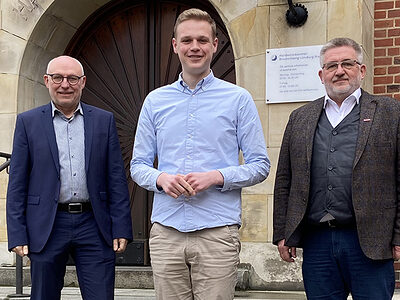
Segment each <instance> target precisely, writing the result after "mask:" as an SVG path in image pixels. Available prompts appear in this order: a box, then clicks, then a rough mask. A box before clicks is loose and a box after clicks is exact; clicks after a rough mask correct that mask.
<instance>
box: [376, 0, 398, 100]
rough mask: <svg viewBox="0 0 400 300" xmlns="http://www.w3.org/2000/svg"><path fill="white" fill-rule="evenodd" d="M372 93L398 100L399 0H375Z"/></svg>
mask: <svg viewBox="0 0 400 300" xmlns="http://www.w3.org/2000/svg"><path fill="white" fill-rule="evenodd" d="M374 19H375V22H374V27H375V30H374V46H375V48H374V93H375V94H380V95H388V96H390V97H393V98H396V99H399V100H400V0H392V1H388V0H375V12H374Z"/></svg>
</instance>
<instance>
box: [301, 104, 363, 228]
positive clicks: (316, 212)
mask: <svg viewBox="0 0 400 300" xmlns="http://www.w3.org/2000/svg"><path fill="white" fill-rule="evenodd" d="M359 123H360V105H355V106H354V108H353V110H352V111H351V112H350V113H349V114H348V115H347V116H346V118H344V119H343V120H342V122H340V123H339V124H338V125H337V126H336V127H335V128H333V127H332V125H331V123H330V122H329V120H328V118H327V116H326V113H325V110H324V111H323V112H322V114H321V117H320V118H319V121H318V126H317V129H316V131H315V135H314V146H313V153H312V161H311V189H310V199H309V202H308V207H307V222H308V223H311V224H316V223H319V222H320V220H321V219H322V218H323V217H324V216H325V215H326V214H327V213H330V214H331V215H332V216H333V217H334V218H335V219H336V220H337V221H338V222H339V223H341V224H348V223H352V222H354V209H353V204H352V196H351V182H352V180H351V179H352V170H353V161H354V156H355V151H356V144H357V136H358V128H359Z"/></svg>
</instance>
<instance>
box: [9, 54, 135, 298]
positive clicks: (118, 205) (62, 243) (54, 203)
mask: <svg viewBox="0 0 400 300" xmlns="http://www.w3.org/2000/svg"><path fill="white" fill-rule="evenodd" d="M44 82H45V84H46V87H47V88H48V89H49V93H50V97H51V100H52V101H51V103H49V104H47V105H44V106H41V107H38V108H35V109H32V110H30V111H27V112H24V113H21V114H20V115H18V117H17V121H16V127H15V133H14V144H13V152H12V157H11V166H10V178H9V185H8V192H7V230H8V247H9V250H11V251H14V252H15V253H17V254H18V255H20V256H25V255H28V256H29V258H30V261H31V278H32V290H31V299H35V300H46V299H48V300H55V299H60V295H61V289H62V287H63V282H64V275H65V268H66V263H67V260H68V255H69V254H71V256H72V257H73V259H74V261H75V265H76V270H77V275H78V280H79V284H80V289H81V293H82V297H83V299H96V300H99V299H104V300H110V299H113V298H114V277H115V252H123V251H124V250H125V247H126V245H127V242H128V241H129V240H131V239H132V229H131V217H130V209H129V195H128V188H127V183H126V177H125V172H124V166H123V162H122V156H121V151H120V146H119V141H118V135H117V131H116V126H115V121H114V118H113V115H112V114H111V113H109V112H106V111H103V110H101V109H98V108H96V107H93V106H89V105H86V104H84V103H81V102H80V99H81V95H82V89H83V88H84V86H85V82H86V77H85V76H84V73H83V67H82V65H81V63H80V62H79V61H78V60H76V59H74V58H72V57H69V56H60V57H57V58H54V59H53V60H51V61H50V62H49V64H48V67H47V72H46V74H45V75H44Z"/></svg>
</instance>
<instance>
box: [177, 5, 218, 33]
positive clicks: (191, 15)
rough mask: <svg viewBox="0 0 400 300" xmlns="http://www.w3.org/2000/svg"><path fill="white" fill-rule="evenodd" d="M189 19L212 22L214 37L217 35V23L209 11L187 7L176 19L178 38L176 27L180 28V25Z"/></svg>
mask: <svg viewBox="0 0 400 300" xmlns="http://www.w3.org/2000/svg"><path fill="white" fill-rule="evenodd" d="M187 20H198V21H206V22H208V23H209V24H210V26H211V32H212V36H213V38H216V37H217V25H216V24H215V21H214V19H213V18H211V16H210V15H209V14H208V12H206V11H204V10H201V9H198V8H190V9H187V10H185V11H183V12H181V14H180V15H179V16H178V18H177V19H176V21H175V26H174V37H175V38H176V29H177V28H178V25H179V24H181V23H182V22H184V21H187Z"/></svg>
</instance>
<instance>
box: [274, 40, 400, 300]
mask: <svg viewBox="0 0 400 300" xmlns="http://www.w3.org/2000/svg"><path fill="white" fill-rule="evenodd" d="M320 59H321V70H320V71H319V76H320V78H321V81H322V83H323V84H324V85H325V89H326V96H325V97H322V98H319V99H317V100H315V101H313V102H311V103H309V104H307V105H305V106H303V107H300V108H299V109H296V110H295V111H293V112H292V114H291V115H290V118H289V122H288V124H287V127H286V130H285V133H284V137H283V141H282V146H281V151H280V155H279V162H278V169H277V174H276V180H275V190H274V230H273V243H274V244H276V245H277V246H278V251H279V254H280V256H281V258H282V259H283V260H285V261H287V262H292V261H294V258H295V257H296V247H302V248H303V279H304V286H305V290H306V294H307V297H308V299H347V296H348V294H349V293H351V294H352V297H353V299H371V300H372V299H374V300H376V299H380V300H384V299H392V295H393V292H394V270H393V259H399V258H400V247H399V246H397V245H400V212H399V208H398V207H399V201H398V199H399V192H400V186H399V185H400V157H399V156H400V136H399V135H400V102H399V101H397V100H395V99H392V98H388V97H379V96H373V95H370V94H368V93H367V92H365V91H363V90H362V89H360V85H361V81H362V79H363V78H364V76H365V73H366V66H365V65H364V64H362V50H361V47H360V46H359V45H358V44H357V43H356V42H355V41H353V40H351V39H348V38H336V39H333V40H331V41H329V42H328V43H327V44H326V45H325V46H324V47H323V48H322V49H321V56H320Z"/></svg>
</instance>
